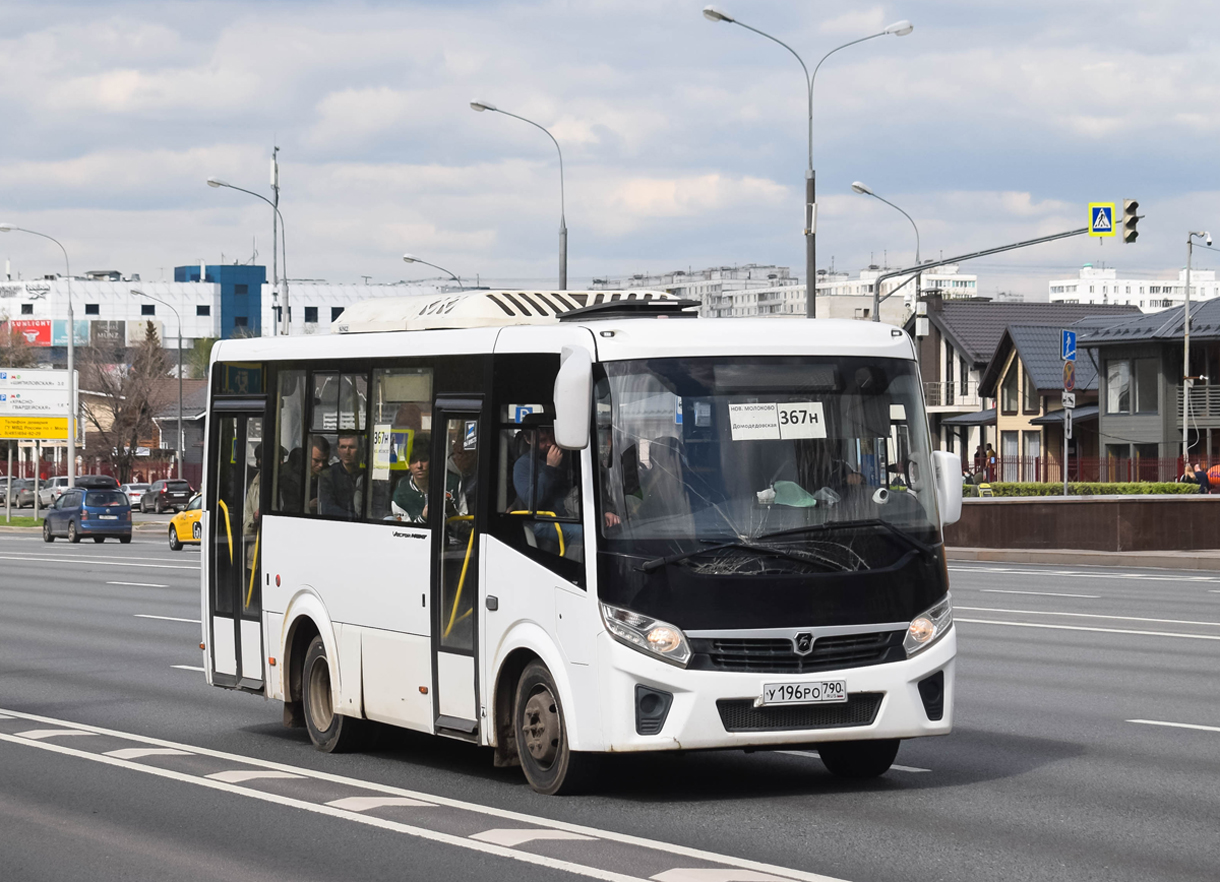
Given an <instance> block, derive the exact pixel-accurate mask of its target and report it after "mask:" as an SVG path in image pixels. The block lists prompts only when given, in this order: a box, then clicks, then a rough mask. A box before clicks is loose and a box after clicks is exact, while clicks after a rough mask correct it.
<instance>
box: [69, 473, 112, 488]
mask: <svg viewBox="0 0 1220 882" xmlns="http://www.w3.org/2000/svg"><path fill="white" fill-rule="evenodd" d="M76 486H77V487H84V488H85V489H86V490H118V489H119V481H118V478H112V477H111V476H110V475H77V476H76Z"/></svg>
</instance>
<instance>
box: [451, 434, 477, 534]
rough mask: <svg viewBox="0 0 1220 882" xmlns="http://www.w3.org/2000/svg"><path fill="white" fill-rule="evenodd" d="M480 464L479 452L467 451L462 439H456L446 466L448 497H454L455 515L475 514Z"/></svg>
mask: <svg viewBox="0 0 1220 882" xmlns="http://www.w3.org/2000/svg"><path fill="white" fill-rule="evenodd" d="M478 462H479V452H478V450H467V449H466V445H465V444H464V443H463V441H462V439H460V438H459V439H454V442H453V451H452V452H451V453H450V454H449V462H447V463H446V464H445V473H446V477H445V485H446V487H445V489H446V491H447V492H446V497H449V496H452V499H453V513H454V514H458V515H468V514H474V508H475V500H476V498H477V492H478V487H477V482H478V470H477V468H476V467H477V465H478Z"/></svg>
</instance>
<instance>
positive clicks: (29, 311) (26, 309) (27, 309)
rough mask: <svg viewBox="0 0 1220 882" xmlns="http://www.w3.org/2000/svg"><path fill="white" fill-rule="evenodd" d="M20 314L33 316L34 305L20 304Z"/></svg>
mask: <svg viewBox="0 0 1220 882" xmlns="http://www.w3.org/2000/svg"><path fill="white" fill-rule="evenodd" d="M21 314H22V315H33V314H34V304H32V303H23V304H21Z"/></svg>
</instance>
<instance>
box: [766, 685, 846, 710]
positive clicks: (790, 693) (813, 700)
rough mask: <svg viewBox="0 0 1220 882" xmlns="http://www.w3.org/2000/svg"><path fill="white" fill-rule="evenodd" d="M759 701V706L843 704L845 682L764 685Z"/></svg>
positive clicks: (844, 699)
mask: <svg viewBox="0 0 1220 882" xmlns="http://www.w3.org/2000/svg"><path fill="white" fill-rule="evenodd" d="M761 699H762V700H761V702H760V705H761V706H765V705H772V704H818V703H821V702H831V703H836V702H845V701H847V681H846V680H819V681H817V682H815V683H764V684H763V688H762V696H761Z"/></svg>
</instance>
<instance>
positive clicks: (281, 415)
mask: <svg viewBox="0 0 1220 882" xmlns="http://www.w3.org/2000/svg"><path fill="white" fill-rule="evenodd" d="M275 413H276V416H275V437H276V438H277V439H278V440H279V444H280V449H281V450H285V451H287V456H286V458H284V459H283V460H282V461H278V460H275V459H272V460H271V461H269V462H266V463H264V467H266V466H268V465H270V466H273V467H274V473H273V480H274V482H275V483H274V486H273V489H272V492H271V510H272V511H273V512H290V513H292V514H300V513H301V512H303V511H304V510H305V493H304V487H305V484H304V481H305V470H306V468H308V458H309V451H308V450H306V449H305V446H304V445H305V372H304V371H287V370H281V371H280V372H279V391H278V397H277V401H276V408H275Z"/></svg>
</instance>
